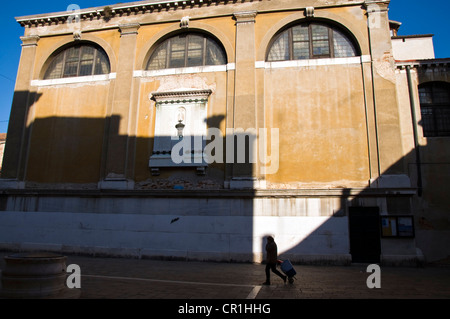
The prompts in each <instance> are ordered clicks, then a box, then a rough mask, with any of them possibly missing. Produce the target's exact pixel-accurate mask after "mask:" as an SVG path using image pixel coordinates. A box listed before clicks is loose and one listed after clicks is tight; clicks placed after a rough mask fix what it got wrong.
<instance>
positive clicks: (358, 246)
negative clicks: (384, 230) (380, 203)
mask: <svg viewBox="0 0 450 319" xmlns="http://www.w3.org/2000/svg"><path fill="white" fill-rule="evenodd" d="M349 231H350V254H351V255H352V262H356V263H379V262H380V254H381V243H380V212H379V208H378V207H350V208H349Z"/></svg>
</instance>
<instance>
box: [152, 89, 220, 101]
mask: <svg viewBox="0 0 450 319" xmlns="http://www.w3.org/2000/svg"><path fill="white" fill-rule="evenodd" d="M211 93H212V91H211V90H209V89H207V90H197V89H192V90H179V91H168V92H153V93H151V99H153V100H155V101H156V102H157V104H160V103H180V102H184V103H186V102H204V101H205V100H207V99H208V97H209V96H210V95H211Z"/></svg>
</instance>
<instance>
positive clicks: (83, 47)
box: [44, 43, 110, 80]
mask: <svg viewBox="0 0 450 319" xmlns="http://www.w3.org/2000/svg"><path fill="white" fill-rule="evenodd" d="M51 59H52V61H51V62H50V64H49V66H48V68H47V70H46V72H45V75H44V80H50V79H60V78H67V77H78V76H89V75H100V74H108V73H110V63H109V59H108V56H107V54H106V53H105V51H104V50H103V49H102V48H100V47H99V46H97V45H94V44H90V43H89V44H87V43H79V44H75V45H72V46H69V47H67V48H65V49H63V50H62V51H60V52H59V53H57V54H55V55H54V56H53V57H52V58H51Z"/></svg>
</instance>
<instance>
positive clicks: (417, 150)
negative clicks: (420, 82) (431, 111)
mask: <svg viewBox="0 0 450 319" xmlns="http://www.w3.org/2000/svg"><path fill="white" fill-rule="evenodd" d="M406 76H407V78H408V89H409V100H410V103H411V117H412V125H413V131H414V150H415V153H416V167H417V188H418V190H417V195H418V196H419V197H422V190H423V189H422V169H421V161H420V145H419V134H418V133H417V119H416V102H415V100H414V86H413V82H412V77H411V66H410V65H407V66H406Z"/></svg>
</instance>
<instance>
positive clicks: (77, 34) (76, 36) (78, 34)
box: [73, 31, 81, 41]
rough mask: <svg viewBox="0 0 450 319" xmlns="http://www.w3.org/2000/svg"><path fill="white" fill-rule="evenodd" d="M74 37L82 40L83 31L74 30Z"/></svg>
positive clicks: (76, 39)
mask: <svg viewBox="0 0 450 319" xmlns="http://www.w3.org/2000/svg"><path fill="white" fill-rule="evenodd" d="M73 39H74V40H75V41H80V40H81V31H74V33H73Z"/></svg>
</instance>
